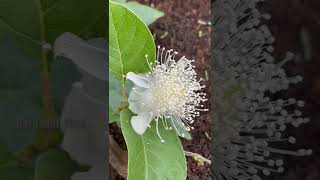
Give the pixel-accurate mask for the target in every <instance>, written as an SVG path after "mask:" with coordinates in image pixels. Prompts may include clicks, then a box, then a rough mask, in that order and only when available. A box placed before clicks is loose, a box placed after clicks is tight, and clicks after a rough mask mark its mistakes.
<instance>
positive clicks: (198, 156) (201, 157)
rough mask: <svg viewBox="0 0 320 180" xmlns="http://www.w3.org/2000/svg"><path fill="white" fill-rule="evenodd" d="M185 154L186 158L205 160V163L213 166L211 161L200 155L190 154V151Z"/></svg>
mask: <svg viewBox="0 0 320 180" xmlns="http://www.w3.org/2000/svg"><path fill="white" fill-rule="evenodd" d="M184 154H185V155H186V156H191V157H197V158H199V159H201V160H203V161H204V162H206V163H208V164H210V165H211V161H210V160H209V159H207V158H205V157H203V156H201V155H200V154H197V153H193V152H189V151H184Z"/></svg>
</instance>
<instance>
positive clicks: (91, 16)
mask: <svg viewBox="0 0 320 180" xmlns="http://www.w3.org/2000/svg"><path fill="white" fill-rule="evenodd" d="M105 3H106V2H105V1H101V0H92V1H87V0H63V1H62V0H19V1H12V0H2V1H0V39H1V37H5V36H6V35H7V34H11V35H14V36H15V39H16V41H18V42H19V43H18V44H19V45H20V47H22V48H23V49H24V50H25V51H26V52H28V53H29V54H32V55H33V57H36V58H37V59H40V58H42V56H43V51H42V45H43V44H45V43H50V44H52V43H53V42H54V40H55V39H56V38H57V37H58V36H59V35H60V34H62V33H63V32H72V33H76V34H86V33H87V32H90V31H91V29H93V28H95V29H97V28H96V26H97V23H98V22H100V19H102V18H104V16H105V7H106V4H105ZM99 26H100V27H101V28H100V32H98V33H99V34H101V35H105V32H106V31H105V28H104V27H105V26H106V24H100V25H99Z"/></svg>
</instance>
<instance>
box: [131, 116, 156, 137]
mask: <svg viewBox="0 0 320 180" xmlns="http://www.w3.org/2000/svg"><path fill="white" fill-rule="evenodd" d="M151 120H152V115H151V113H142V114H138V115H137V116H132V118H131V125H132V127H133V129H134V130H135V131H136V133H138V134H140V135H142V134H143V133H144V132H145V131H146V129H147V127H148V125H149V124H150V122H151Z"/></svg>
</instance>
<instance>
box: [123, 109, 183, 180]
mask: <svg viewBox="0 0 320 180" xmlns="http://www.w3.org/2000/svg"><path fill="white" fill-rule="evenodd" d="M131 116H132V113H131V112H130V111H129V110H124V111H122V112H121V114H120V121H121V130H122V133H123V136H124V138H125V141H126V144H127V148H128V180H137V179H139V180H160V179H161V180H162V179H166V180H185V179H186V174H187V165H186V159H185V156H184V152H183V149H182V145H181V142H180V139H179V137H178V136H177V134H176V133H175V131H168V130H165V129H164V127H163V126H162V124H161V123H160V124H161V125H160V124H159V131H160V134H161V136H162V138H163V139H164V140H165V141H166V142H165V143H161V142H160V139H159V137H158V136H157V133H156V125H155V122H153V123H151V128H148V129H147V130H146V132H145V133H144V134H143V135H139V134H137V133H136V132H135V131H134V130H133V128H132V126H131V123H130V119H131Z"/></svg>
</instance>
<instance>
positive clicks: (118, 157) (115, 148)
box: [109, 134, 128, 178]
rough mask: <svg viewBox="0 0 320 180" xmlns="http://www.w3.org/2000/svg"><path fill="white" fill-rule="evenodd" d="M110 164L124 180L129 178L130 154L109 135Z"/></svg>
mask: <svg viewBox="0 0 320 180" xmlns="http://www.w3.org/2000/svg"><path fill="white" fill-rule="evenodd" d="M109 163H110V164H111V166H112V167H113V168H114V169H115V170H116V171H117V172H118V174H119V175H120V176H122V177H124V178H126V177H127V164H128V154H127V152H126V151H124V150H122V149H121V148H120V146H119V145H118V144H117V142H116V141H115V140H114V139H113V138H112V136H111V135H110V134H109Z"/></svg>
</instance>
